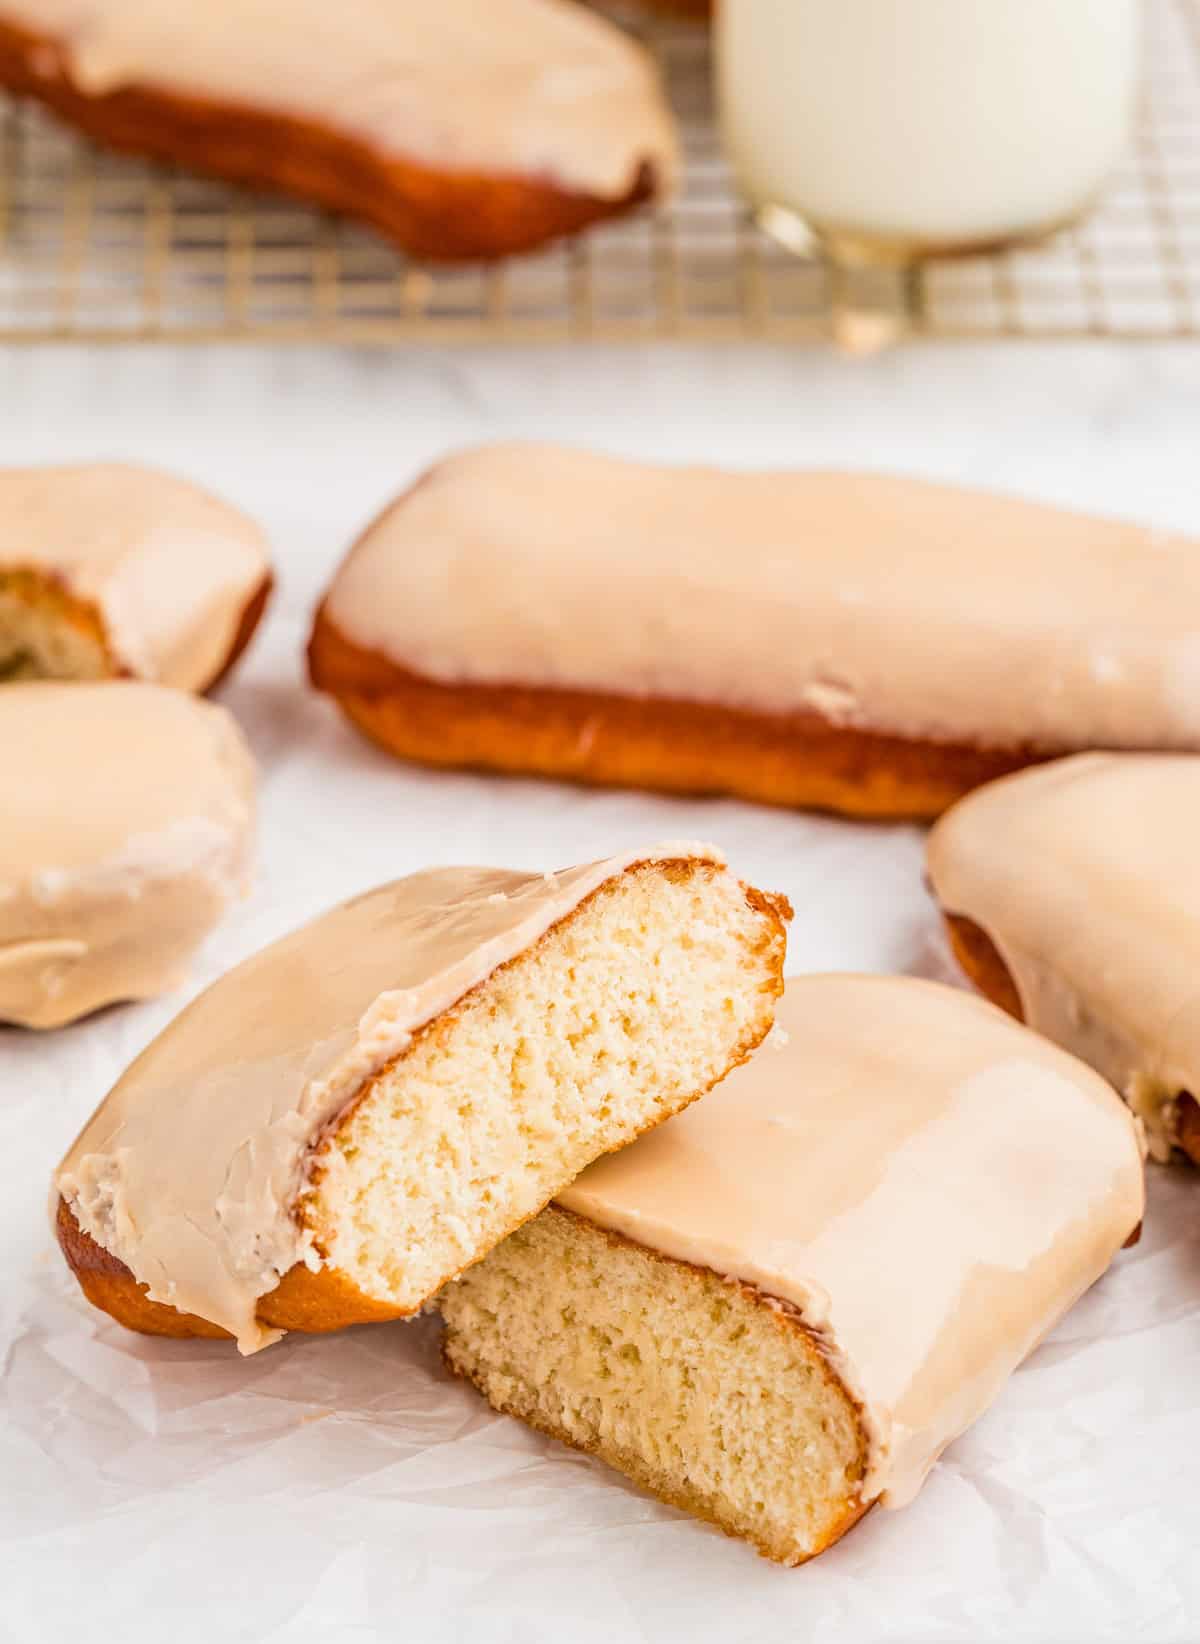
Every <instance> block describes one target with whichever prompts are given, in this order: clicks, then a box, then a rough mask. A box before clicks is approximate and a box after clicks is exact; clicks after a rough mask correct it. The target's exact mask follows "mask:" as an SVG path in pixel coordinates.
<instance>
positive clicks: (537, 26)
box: [0, 0, 677, 261]
mask: <svg viewBox="0 0 1200 1644" xmlns="http://www.w3.org/2000/svg"><path fill="white" fill-rule="evenodd" d="M0 86H5V87H7V88H8V89H9V90H10V91H14V92H17V93H18V94H20V95H22V96H28V97H34V98H37V99H38V100H39V101H40V102H43V103H45V104H46V105H47V106H48V107H50V108H52V109H53V110H54V111H55V112H56V113H57V114H59V115H60V116H61V117H62V118H63V119H65V120H68V121H69V122H70V123H71V124H73V125H75V126H78V127H79V128H80V129H81V130H82V131H85V132H87V133H88V135H89V136H91V137H93V138H95V139H97V140H98V141H99V142H102V143H105V144H107V145H109V146H110V147H112V148H117V149H125V150H129V151H131V152H134V153H139V154H146V155H150V156H152V157H154V158H156V159H160V160H168V161H175V162H177V163H179V164H181V165H187V166H191V167H194V168H195V169H196V170H198V171H204V172H208V173H211V174H212V175H214V176H217V177H225V178H228V179H230V180H231V181H234V182H244V183H250V184H252V185H257V186H260V187H269V188H275V189H281V190H284V191H285V192H287V193H289V194H294V195H298V196H299V197H301V198H303V199H306V200H310V201H313V202H314V203H316V204H318V205H323V206H327V207H329V208H330V209H332V210H334V211H341V212H345V213H347V214H348V215H350V216H354V217H358V218H361V219H362V220H363V221H364V222H367V223H370V224H371V225H372V226H373V227H375V228H377V229H378V230H379V231H380V232H381V233H383V234H385V235H387V236H388V238H390V239H391V240H393V241H395V243H396V244H397V245H398V246H400V247H401V248H402V249H403V250H405V251H408V252H411V253H413V254H414V255H418V256H423V257H427V258H431V259H441V260H448V261H452V260H456V259H463V258H467V259H474V258H490V257H502V256H506V255H509V254H511V253H513V252H518V251H526V250H530V249H532V248H533V247H535V246H539V245H542V244H544V243H545V242H546V241H548V240H552V239H555V238H557V237H558V236H560V235H564V234H571V233H575V232H577V231H578V230H579V229H582V228H584V227H586V226H587V225H588V224H589V223H592V222H596V221H598V220H600V219H602V218H605V217H611V216H614V215H616V214H619V213H621V212H624V211H627V210H629V209H630V208H631V207H633V206H636V205H639V204H642V203H643V202H645V201H647V200H651V199H657V198H659V197H661V196H662V195H663V194H664V193H665V192H667V191H668V190H669V188H670V187H671V184H672V180H673V177H674V174H675V170H676V164H677V157H676V136H675V130H674V122H673V120H672V117H671V114H670V111H669V109H668V107H667V104H666V102H665V99H664V97H663V94H662V91H661V89H660V87H659V84H658V79H657V75H656V72H655V69H654V66H653V63H652V62H651V59H650V57H649V56H648V54H647V53H646V52H645V50H644V49H643V48H642V47H641V46H640V45H639V44H638V43H637V42H636V41H635V40H633V39H632V38H630V37H629V36H628V35H626V34H625V33H624V32H623V31H622V30H620V29H618V28H617V27H616V26H615V25H614V24H612V23H610V22H609V21H608V20H607V19H606V18H603V17H600V16H597V15H596V14H595V13H593V12H591V11H589V10H588V9H587V8H586V7H584V6H580V5H576V4H574V3H572V0H440V4H438V5H436V6H430V5H427V4H424V3H423V0H340V3H339V4H338V5H336V6H330V5H329V4H327V0H203V3H195V4H172V5H166V4H155V3H153V0H0Z"/></svg>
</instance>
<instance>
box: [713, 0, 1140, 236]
mask: <svg viewBox="0 0 1200 1644" xmlns="http://www.w3.org/2000/svg"><path fill="white" fill-rule="evenodd" d="M1138 23H1139V7H1138V3H1137V0H718V21H717V28H718V91H719V96H720V102H721V111H722V122H723V126H724V131H725V140H726V146H727V148H728V150H729V154H730V158H731V160H732V162H733V165H734V167H735V169H736V171H737V173H738V175H739V177H740V180H741V182H742V185H743V187H744V189H745V191H746V192H747V193H748V195H749V196H750V199H751V201H752V202H753V203H754V204H755V205H756V206H758V207H759V208H764V209H765V208H770V209H771V210H773V211H775V212H784V213H790V214H793V215H794V216H797V217H799V218H802V219H803V220H804V221H805V222H806V223H807V224H809V225H810V226H812V227H813V228H815V229H817V230H818V231H819V232H821V233H823V234H824V235H825V236H826V237H827V238H829V239H830V240H831V241H832V242H833V243H834V244H835V246H836V244H837V242H838V241H839V240H841V241H843V242H844V243H846V244H847V245H848V246H849V247H851V248H856V249H857V250H858V252H859V253H860V254H865V255H869V254H870V251H871V250H872V248H874V250H875V251H877V252H879V253H881V254H892V255H900V256H905V255H913V256H916V255H920V253H921V252H922V251H931V252H932V251H937V250H956V249H967V248H970V247H973V246H982V245H987V244H992V243H995V242H1000V241H1006V240H1013V239H1019V238H1024V237H1027V236H1034V235H1037V234H1039V233H1042V232H1046V231H1049V230H1050V229H1052V228H1054V227H1056V226H1057V225H1059V224H1061V223H1063V222H1065V221H1067V220H1068V219H1070V218H1071V217H1072V216H1074V215H1075V214H1076V213H1078V212H1079V211H1080V210H1082V209H1083V208H1084V207H1085V206H1086V205H1088V204H1089V203H1090V201H1091V200H1092V199H1093V198H1094V196H1095V195H1096V194H1097V193H1098V191H1099V190H1100V188H1101V187H1102V185H1103V183H1104V180H1105V178H1106V177H1107V176H1108V174H1109V172H1110V171H1111V170H1112V167H1113V165H1114V163H1115V161H1116V160H1117V158H1118V156H1119V154H1120V152H1121V149H1122V147H1123V146H1124V145H1125V143H1126V141H1127V139H1128V136H1129V131H1130V125H1131V119H1132V115H1133V110H1134V103H1135V97H1136V90H1137V81H1138Z"/></svg>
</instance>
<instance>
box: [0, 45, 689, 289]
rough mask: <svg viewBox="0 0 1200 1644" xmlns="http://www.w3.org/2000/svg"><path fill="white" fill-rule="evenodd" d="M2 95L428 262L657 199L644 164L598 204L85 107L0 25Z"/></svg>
mask: <svg viewBox="0 0 1200 1644" xmlns="http://www.w3.org/2000/svg"><path fill="white" fill-rule="evenodd" d="M0 85H2V86H5V87H7V88H8V89H9V90H10V91H14V92H17V93H19V94H20V95H22V96H26V97H34V98H37V100H38V101H39V102H42V103H45V104H46V105H47V107H49V108H52V109H53V110H54V111H55V113H56V114H59V115H61V116H62V118H63V119H64V120H67V121H69V122H70V123H71V124H72V125H74V126H77V127H78V128H79V129H80V130H81V131H84V132H86V133H87V134H88V136H89V137H93V138H95V139H96V141H97V142H100V143H104V144H105V145H107V146H108V147H110V148H115V149H122V150H125V151H127V152H129V153H132V154H145V155H149V156H151V157H152V158H154V159H158V160H166V161H170V162H174V163H176V164H179V165H184V166H190V167H192V168H194V169H195V170H197V171H203V172H207V173H209V174H210V175H212V176H214V177H223V178H226V179H228V180H230V181H232V182H237V183H248V184H251V185H252V186H255V187H261V188H272V189H280V190H282V191H283V192H285V193H288V194H294V195H297V196H299V197H300V198H301V199H304V200H310V201H313V202H315V203H316V204H318V205H323V206H327V207H329V208H330V209H331V210H333V211H340V212H345V213H346V214H347V215H348V216H351V217H357V218H360V219H361V220H362V221H363V222H367V223H370V224H371V225H372V227H374V228H376V229H378V230H379V231H380V232H381V233H382V234H385V235H386V236H387V237H388V239H390V240H393V241H394V242H395V243H396V244H397V245H398V246H400V247H401V248H402V249H403V250H405V251H408V252H411V253H412V254H413V255H414V256H418V257H427V258H429V259H431V260H435V261H446V262H454V261H460V260H472V259H486V258H492V257H505V256H509V255H511V254H512V253H515V252H520V251H528V250H531V249H532V248H533V247H535V246H539V245H543V244H545V243H546V242H547V241H549V240H553V239H557V238H558V237H560V236H562V235H567V234H574V233H577V232H578V231H579V230H580V229H582V228H586V227H587V226H588V224H589V223H594V222H598V221H600V220H601V219H602V218H605V217H613V216H617V215H619V214H621V213H623V212H625V211H628V210H630V209H631V208H632V207H634V206H637V205H640V204H642V203H643V202H644V201H646V200H649V199H651V198H652V197H653V196H654V195H655V194H656V193H657V191H658V183H659V179H657V178H656V177H655V176H654V174H653V168H652V167H651V166H650V165H649V164H647V165H645V166H643V168H642V170H641V172H640V174H639V175H638V177H637V179H636V181H635V182H634V185H633V187H632V188H631V189H630V190H629V192H628V193H627V194H626V195H624V196H623V197H622V198H620V199H601V198H599V197H597V196H594V195H590V194H577V193H572V192H571V191H569V190H565V189H561V188H556V187H555V186H554V185H553V184H552V183H550V182H547V181H545V180H544V179H539V178H533V177H515V176H504V175H495V176H488V175H485V174H481V173H475V172H450V171H439V170H437V169H435V168H433V167H430V166H425V165H420V164H417V163H415V162H413V161H408V160H400V159H396V158H394V157H393V156H391V155H384V154H382V153H380V152H379V151H377V150H375V149H374V148H372V147H371V145H370V144H369V143H366V142H363V141H361V140H359V139H356V138H352V137H349V136H347V135H345V134H344V133H341V132H337V131H332V130H326V129H324V128H323V127H321V126H318V125H314V124H313V123H311V122H310V121H306V120H298V119H291V118H288V117H287V116H286V115H281V114H278V113H273V112H266V111H261V112H260V111H258V110H255V109H251V108H247V107H245V106H242V105H237V104H225V103H221V102H219V101H216V100H213V99H207V98H198V97H183V96H179V95H176V94H173V93H171V92H167V91H162V90H158V89H156V88H154V87H151V86H131V87H126V88H123V89H121V90H118V91H113V92H110V93H108V94H107V95H104V96H97V97H90V96H87V95H86V94H85V93H83V92H81V91H79V90H78V89H77V88H76V87H75V85H74V84H73V82H72V80H71V78H70V72H69V68H68V64H67V61H66V57H65V54H64V52H63V50H62V48H61V46H60V44H59V42H58V41H56V40H55V39H54V38H53V37H51V36H49V35H38V34H34V33H32V32H30V31H28V30H25V29H20V28H17V27H15V26H14V25H12V24H8V23H0Z"/></svg>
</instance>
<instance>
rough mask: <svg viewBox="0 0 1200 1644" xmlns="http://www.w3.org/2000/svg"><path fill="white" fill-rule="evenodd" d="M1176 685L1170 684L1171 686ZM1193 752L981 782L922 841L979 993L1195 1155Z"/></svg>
mask: <svg viewBox="0 0 1200 1644" xmlns="http://www.w3.org/2000/svg"><path fill="white" fill-rule="evenodd" d="M1181 683H1182V682H1181ZM1198 841H1200V758H1195V757H1192V758H1189V757H1187V756H1175V757H1172V756H1168V755H1159V756H1154V755H1142V756H1137V755H1100V754H1093V755H1085V756H1080V757H1077V758H1075V759H1066V760H1062V761H1060V762H1058V763H1056V764H1053V765H1046V766H1043V767H1042V768H1041V769H1039V770H1036V771H1029V772H1026V773H1023V774H1021V775H1019V776H1012V777H1009V778H1007V779H1006V780H1004V781H1003V782H997V783H994V784H992V785H991V786H989V787H986V788H983V789H981V790H980V792H979V793H977V794H972V795H971V797H970V798H969V799H966V800H964V801H963V802H962V804H961V805H957V806H955V808H954V809H953V810H952V811H951V812H950V813H949V814H948V815H947V816H946V817H944V818H943V820H942V821H941V822H940V823H939V824H938V826H937V827H936V828H935V829H934V831H933V834H932V836H931V838H930V841H929V856H928V863H929V878H930V882H931V884H932V886H933V890H934V893H935V894H936V896H937V899H938V901H939V903H940V904H941V907H942V910H943V912H944V914H945V916H946V921H947V925H948V928H949V932H950V938H951V942H952V945H953V947H954V949H955V952H956V954H957V956H958V958H959V961H960V963H961V964H962V966H963V968H964V970H965V971H966V972H967V974H968V975H969V976H970V977H971V978H972V980H973V981H974V982H975V983H976V984H977V985H978V986H979V987H980V988H981V989H982V991H983V992H984V993H986V994H988V995H989V997H991V998H993V999H995V1000H996V1001H997V1002H998V1003H1001V1004H1003V1005H1005V1007H1006V1008H1007V1009H1009V1010H1010V1011H1011V1012H1012V1013H1013V1014H1014V1015H1017V1016H1019V1017H1021V1018H1023V1019H1024V1020H1025V1021H1026V1022H1028V1023H1029V1025H1030V1026H1031V1027H1033V1028H1036V1029H1037V1031H1038V1032H1039V1033H1044V1034H1045V1035H1046V1036H1047V1037H1048V1038H1050V1039H1054V1040H1056V1041H1057V1042H1058V1043H1059V1044H1061V1045H1065V1046H1066V1047H1067V1049H1068V1050H1071V1051H1074V1052H1075V1054H1076V1055H1077V1056H1081V1057H1082V1058H1083V1059H1084V1060H1085V1061H1087V1062H1090V1063H1091V1064H1092V1066H1093V1067H1096V1068H1098V1069H1099V1071H1100V1072H1101V1073H1103V1074H1104V1076H1105V1077H1106V1078H1107V1079H1108V1080H1109V1081H1110V1082H1111V1083H1112V1084H1113V1085H1115V1086H1116V1088H1117V1089H1118V1090H1120V1091H1121V1092H1122V1093H1123V1094H1124V1096H1125V1097H1126V1100H1127V1101H1128V1102H1129V1103H1130V1105H1131V1106H1132V1107H1133V1109H1134V1111H1135V1112H1136V1113H1137V1114H1138V1116H1139V1117H1140V1118H1141V1120H1142V1121H1143V1123H1144V1125H1145V1128H1146V1134H1147V1138H1148V1141H1149V1146H1150V1151H1151V1153H1152V1155H1153V1156H1154V1157H1155V1158H1157V1159H1160V1160H1165V1159H1166V1158H1168V1157H1169V1156H1170V1154H1171V1151H1172V1149H1173V1148H1179V1149H1181V1150H1182V1152H1184V1153H1186V1154H1187V1155H1188V1156H1189V1157H1190V1158H1191V1159H1192V1160H1193V1161H1195V1162H1196V1163H1200V1106H1198V1105H1197V1104H1198V1103H1200V989H1198V987H1197V976H1198V975H1200V849H1198Z"/></svg>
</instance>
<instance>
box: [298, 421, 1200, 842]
mask: <svg viewBox="0 0 1200 1644" xmlns="http://www.w3.org/2000/svg"><path fill="white" fill-rule="evenodd" d="M1198 651H1200V545H1197V544H1196V543H1194V542H1191V541H1188V540H1187V539H1185V538H1183V537H1178V536H1171V535H1169V534H1168V533H1165V532H1161V531H1151V530H1148V529H1145V528H1143V527H1140V526H1136V525H1124V524H1114V523H1110V522H1108V521H1105V520H1097V519H1089V518H1085V517H1082V516H1078V515H1074V514H1068V513H1063V512H1061V511H1059V510H1057V509H1054V508H1048V507H1041V506H1038V505H1035V504H1032V503H1028V502H1019V501H1015V500H1011V499H1007V498H1003V497H995V496H986V495H982V494H977V493H973V492H969V491H964V490H958V489H956V488H953V487H950V486H944V485H933V484H926V483H922V482H919V481H915V480H910V479H901V478H895V477H891V476H887V475H883V474H842V473H774V474H769V473H760V474H735V473H726V472H718V471H715V470H712V469H700V468H690V469H689V468H676V469H670V468H652V467H647V466H645V465H643V464H638V463H631V462H622V461H617V460H615V459H613V458H610V457H603V456H597V455H591V454H588V453H586V452H583V451H575V450H568V449H565V448H560V447H555V446H541V445H499V446H493V447H489V448H485V449H480V450H474V451H468V452H465V453H462V454H460V455H458V456H454V457H452V458H450V459H449V460H447V461H444V462H442V463H440V464H439V465H438V466H437V467H436V468H434V469H433V470H431V471H430V472H429V473H427V474H426V475H425V477H424V478H423V479H421V480H420V481H418V483H417V484H416V485H414V486H413V487H412V489H411V490H410V491H408V492H407V493H406V494H405V495H404V496H403V497H401V498H400V500H399V501H398V502H396V503H395V504H394V505H393V506H392V507H391V508H389V509H388V510H387V511H386V512H385V513H384V514H383V515H382V516H381V517H380V518H379V519H377V520H376V521H375V523H374V524H373V525H372V526H370V528H369V529H368V530H367V531H366V533H365V534H364V535H363V536H362V537H361V538H360V540H359V541H358V543H357V544H356V545H355V547H354V548H353V549H352V550H351V552H350V554H349V557H348V558H347V559H346V560H345V562H344V563H343V565H342V566H341V568H340V570H339V571H338V573H337V575H336V577H335V579H334V581H333V584H332V586H331V588H330V589H329V592H328V594H327V595H326V598H325V600H324V602H323V603H322V605H321V607H320V610H319V611H318V613H317V618H316V623H315V627H314V631H313V635H312V640H311V644H310V648H309V660H310V672H311V676H312V679H313V682H314V684H315V685H316V686H317V687H318V688H319V689H321V690H323V691H326V692H328V693H329V694H330V695H331V696H333V697H334V698H335V699H336V700H337V702H338V703H339V705H340V706H341V707H342V708H343V710H344V711H345V712H346V714H347V715H348V716H349V717H350V719H351V720H353V721H354V723H355V724H356V725H358V726H359V727H360V729H362V730H363V731H364V732H365V733H366V734H367V735H368V736H369V737H371V738H372V739H373V740H374V741H376V742H377V743H379V744H380V746H382V747H384V748H386V749H387V750H388V751H389V752H391V753H394V754H396V755H398V756H400V757H402V758H405V759H414V760H420V761H422V762H425V763H427V764H433V765H449V766H476V767H480V768H484V769H491V770H502V771H513V772H528V773H533V774H538V775H543V776H553V777H566V778H573V779H575V780H578V781H584V782H600V783H619V784H628V785H630V786H640V787H647V788H657V789H663V790H666V791H673V792H682V793H707V792H719V793H732V794H738V795H741V796H742V797H744V798H747V799H754V800H759V801H763V802H767V803H771V804H779V805H798V806H818V807H824V808H827V809H830V810H835V811H842V812H845V813H847V814H850V815H857V816H933V815H936V814H937V813H938V812H940V811H941V810H943V809H944V808H945V807H946V806H947V805H948V804H950V803H951V802H952V801H953V800H955V799H956V798H958V797H959V795H961V794H963V793H965V792H966V791H967V790H968V789H970V788H972V787H976V786H978V785H979V784H980V783H981V782H984V781H986V780H988V779H989V778H991V777H994V776H997V775H999V774H1002V773H1003V772H1005V771H1008V770H1011V769H1014V768H1015V767H1017V766H1020V765H1024V764H1028V763H1030V762H1032V761H1035V760H1039V759H1045V758H1047V757H1050V756H1052V755H1054V754H1059V753H1063V752H1067V751H1075V750H1076V749H1080V748H1088V747H1097V746H1099V747H1112V748H1155V749H1158V748H1162V749H1193V748H1200V695H1197V693H1196V692H1195V691H1190V690H1187V689H1183V688H1181V682H1182V681H1184V680H1185V679H1186V678H1187V677H1189V676H1188V673H1187V669H1188V668H1189V666H1192V667H1193V669H1194V662H1195V658H1196V655H1197V654H1198Z"/></svg>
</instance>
